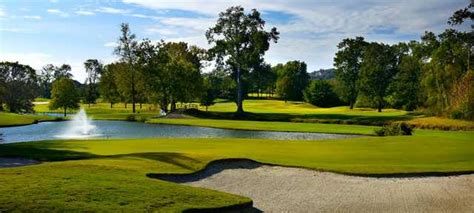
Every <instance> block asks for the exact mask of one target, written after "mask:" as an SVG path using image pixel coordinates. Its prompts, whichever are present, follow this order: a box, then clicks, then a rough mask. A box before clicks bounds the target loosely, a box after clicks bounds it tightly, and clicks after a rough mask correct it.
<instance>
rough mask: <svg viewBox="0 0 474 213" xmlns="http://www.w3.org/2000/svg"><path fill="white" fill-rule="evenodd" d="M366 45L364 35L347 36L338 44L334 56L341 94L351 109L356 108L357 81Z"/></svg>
mask: <svg viewBox="0 0 474 213" xmlns="http://www.w3.org/2000/svg"><path fill="white" fill-rule="evenodd" d="M366 46H367V42H365V41H364V37H356V38H355V39H352V38H346V39H344V40H342V42H341V43H339V44H338V45H337V47H338V48H339V51H338V52H337V53H336V57H334V66H335V68H336V71H335V72H336V80H337V81H338V82H339V84H338V86H339V91H341V96H342V98H343V99H344V101H346V102H348V103H349V107H350V109H353V108H354V104H355V102H356V100H357V96H358V93H359V88H358V87H357V81H358V80H359V73H360V67H361V64H362V58H363V55H364V49H365V47H366Z"/></svg>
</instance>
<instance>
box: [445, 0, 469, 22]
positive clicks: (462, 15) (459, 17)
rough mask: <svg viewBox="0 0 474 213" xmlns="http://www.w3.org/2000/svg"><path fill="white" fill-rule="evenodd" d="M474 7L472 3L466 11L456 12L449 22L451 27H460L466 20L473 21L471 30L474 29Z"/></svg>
mask: <svg viewBox="0 0 474 213" xmlns="http://www.w3.org/2000/svg"><path fill="white" fill-rule="evenodd" d="M473 7H474V2H472V1H471V3H470V4H469V5H468V6H467V7H466V8H464V9H460V10H457V11H456V12H454V14H453V16H451V17H450V18H449V20H448V24H450V25H458V24H462V23H463V22H464V20H465V19H471V28H474V25H473V24H472V23H473V22H472V21H473V20H474V12H472V11H471V8H473Z"/></svg>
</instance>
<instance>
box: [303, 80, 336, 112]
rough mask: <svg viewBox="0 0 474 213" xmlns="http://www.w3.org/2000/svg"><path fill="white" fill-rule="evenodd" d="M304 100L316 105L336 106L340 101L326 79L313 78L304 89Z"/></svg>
mask: <svg viewBox="0 0 474 213" xmlns="http://www.w3.org/2000/svg"><path fill="white" fill-rule="evenodd" d="M304 99H305V101H306V102H308V103H310V104H312V105H315V106H318V107H332V106H337V105H338V104H339V103H340V101H339V98H338V97H337V94H336V93H335V92H334V89H333V86H332V85H331V84H330V83H329V82H328V81H327V80H313V81H311V82H310V84H309V86H308V88H306V90H305V91H304Z"/></svg>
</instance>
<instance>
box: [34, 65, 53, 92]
mask: <svg viewBox="0 0 474 213" xmlns="http://www.w3.org/2000/svg"><path fill="white" fill-rule="evenodd" d="M55 69H56V67H55V66H54V65H52V64H47V65H45V66H43V68H42V69H41V74H40V75H39V78H38V83H39V86H40V89H41V94H40V96H41V97H44V98H51V85H52V84H53V81H54V70H55Z"/></svg>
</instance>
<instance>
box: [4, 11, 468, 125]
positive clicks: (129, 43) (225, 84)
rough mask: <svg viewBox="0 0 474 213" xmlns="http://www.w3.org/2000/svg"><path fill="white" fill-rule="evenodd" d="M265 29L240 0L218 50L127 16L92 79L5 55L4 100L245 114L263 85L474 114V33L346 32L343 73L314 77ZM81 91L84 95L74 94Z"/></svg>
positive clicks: (13, 106)
mask: <svg viewBox="0 0 474 213" xmlns="http://www.w3.org/2000/svg"><path fill="white" fill-rule="evenodd" d="M470 8H472V4H470V5H469V6H468V8H466V9H462V10H459V11H456V12H455V13H454V15H453V16H452V17H451V18H450V19H449V24H452V25H457V24H461V23H463V22H464V21H465V20H466V19H467V20H471V21H472V19H473V15H472V13H471V12H470ZM265 29H268V28H265V21H264V20H263V19H262V18H261V16H260V13H259V12H258V11H257V10H255V9H254V10H251V11H250V12H249V13H246V12H245V11H244V8H242V7H240V6H236V7H230V8H228V9H227V10H225V11H224V12H221V13H220V14H219V18H218V20H217V22H216V24H215V26H213V27H211V28H210V29H209V30H208V31H207V32H206V35H205V36H206V38H207V40H208V42H209V44H210V45H211V48H209V49H207V50H205V49H202V48H199V47H197V46H193V45H189V44H187V43H185V42H165V41H157V42H153V41H151V40H148V39H142V40H138V39H137V38H136V36H135V34H133V33H132V32H131V30H130V27H129V25H128V24H126V23H124V24H122V25H121V34H120V37H119V40H118V46H117V47H116V48H115V50H114V54H115V55H117V56H118V58H119V60H118V61H117V62H114V63H111V64H106V65H103V64H102V63H100V61H98V60H97V59H89V60H87V61H86V62H85V63H84V66H85V70H86V73H87V78H86V81H85V82H84V84H80V83H78V82H75V81H73V80H72V79H71V77H72V75H71V74H70V70H71V67H70V66H69V65H62V66H59V67H56V66H54V65H46V66H45V67H43V69H42V70H41V72H40V74H39V75H37V74H36V73H35V71H34V70H33V69H32V68H31V67H29V66H26V65H21V64H18V63H10V62H2V63H1V64H0V71H1V73H0V74H1V76H0V81H1V83H2V84H0V97H1V98H0V107H2V109H3V106H4V105H5V106H6V107H7V109H9V110H10V111H12V112H30V111H32V104H31V100H32V99H33V98H34V97H37V96H41V97H46V98H52V101H51V105H50V106H51V108H53V109H55V108H63V109H64V110H65V111H66V108H77V107H78V102H79V101H80V99H82V102H83V103H86V104H89V105H90V104H93V103H95V102H96V100H97V98H99V97H101V98H102V99H103V100H104V101H107V102H110V107H113V105H114V104H115V103H124V104H125V107H127V103H130V104H131V105H132V111H133V112H134V113H135V112H136V105H137V104H138V105H140V107H141V104H142V103H151V104H156V105H157V106H159V107H160V108H161V109H162V110H163V111H165V112H167V111H174V110H176V104H177V103H178V102H200V103H201V104H202V105H203V106H206V108H207V106H210V105H212V104H213V103H214V100H215V99H216V98H225V99H229V100H232V101H234V102H235V103H236V106H237V111H236V112H237V113H243V112H244V108H243V101H244V100H245V99H246V98H247V95H248V94H249V93H256V94H257V96H260V95H261V94H262V93H263V94H276V95H277V97H279V98H281V99H283V100H285V101H287V100H292V101H303V100H304V101H306V102H308V103H311V104H313V105H316V106H320V107H331V106H339V105H348V106H349V107H350V108H351V109H352V108H354V107H355V106H358V107H374V108H377V109H378V111H382V109H383V108H387V107H391V108H397V109H405V110H416V109H422V110H424V111H425V112H428V113H432V114H436V115H443V116H452V117H455V118H464V119H473V117H474V115H473V108H474V103H473V99H474V95H473V93H474V89H473V85H474V84H473V72H472V68H471V65H472V57H471V51H472V46H473V45H472V44H473V41H474V39H473V34H472V32H460V31H456V30H454V29H447V30H445V31H444V32H442V33H440V34H439V35H435V34H434V33H432V32H425V34H424V35H423V36H422V37H421V41H410V42H401V43H398V44H393V45H388V44H384V43H380V42H368V41H366V40H365V39H364V38H363V37H355V38H346V39H343V40H342V41H341V42H340V43H339V44H338V45H337V47H338V51H337V53H336V55H335V57H334V67H335V78H334V79H330V80H310V75H309V74H308V72H307V65H306V63H305V62H303V61H289V62H287V63H285V64H277V65H275V66H271V65H270V64H268V63H266V62H265V61H264V54H265V52H266V51H267V50H268V49H269V48H270V45H271V43H272V42H277V41H278V39H279V36H280V35H279V32H278V31H277V29H276V28H270V30H268V31H267V30H265ZM207 61H215V62H216V67H215V69H214V70H213V71H212V72H210V73H202V68H203V67H204V66H205V65H206V63H207ZM18 85H23V86H21V88H22V89H21V90H17V89H15V88H19V86H18ZM71 85H72V86H71ZM77 88H79V89H77ZM73 90H74V91H73ZM63 91H68V92H63ZM73 94H75V96H76V97H75V98H72V97H70V96H73ZM60 97H63V98H60ZM71 100H72V101H71Z"/></svg>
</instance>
